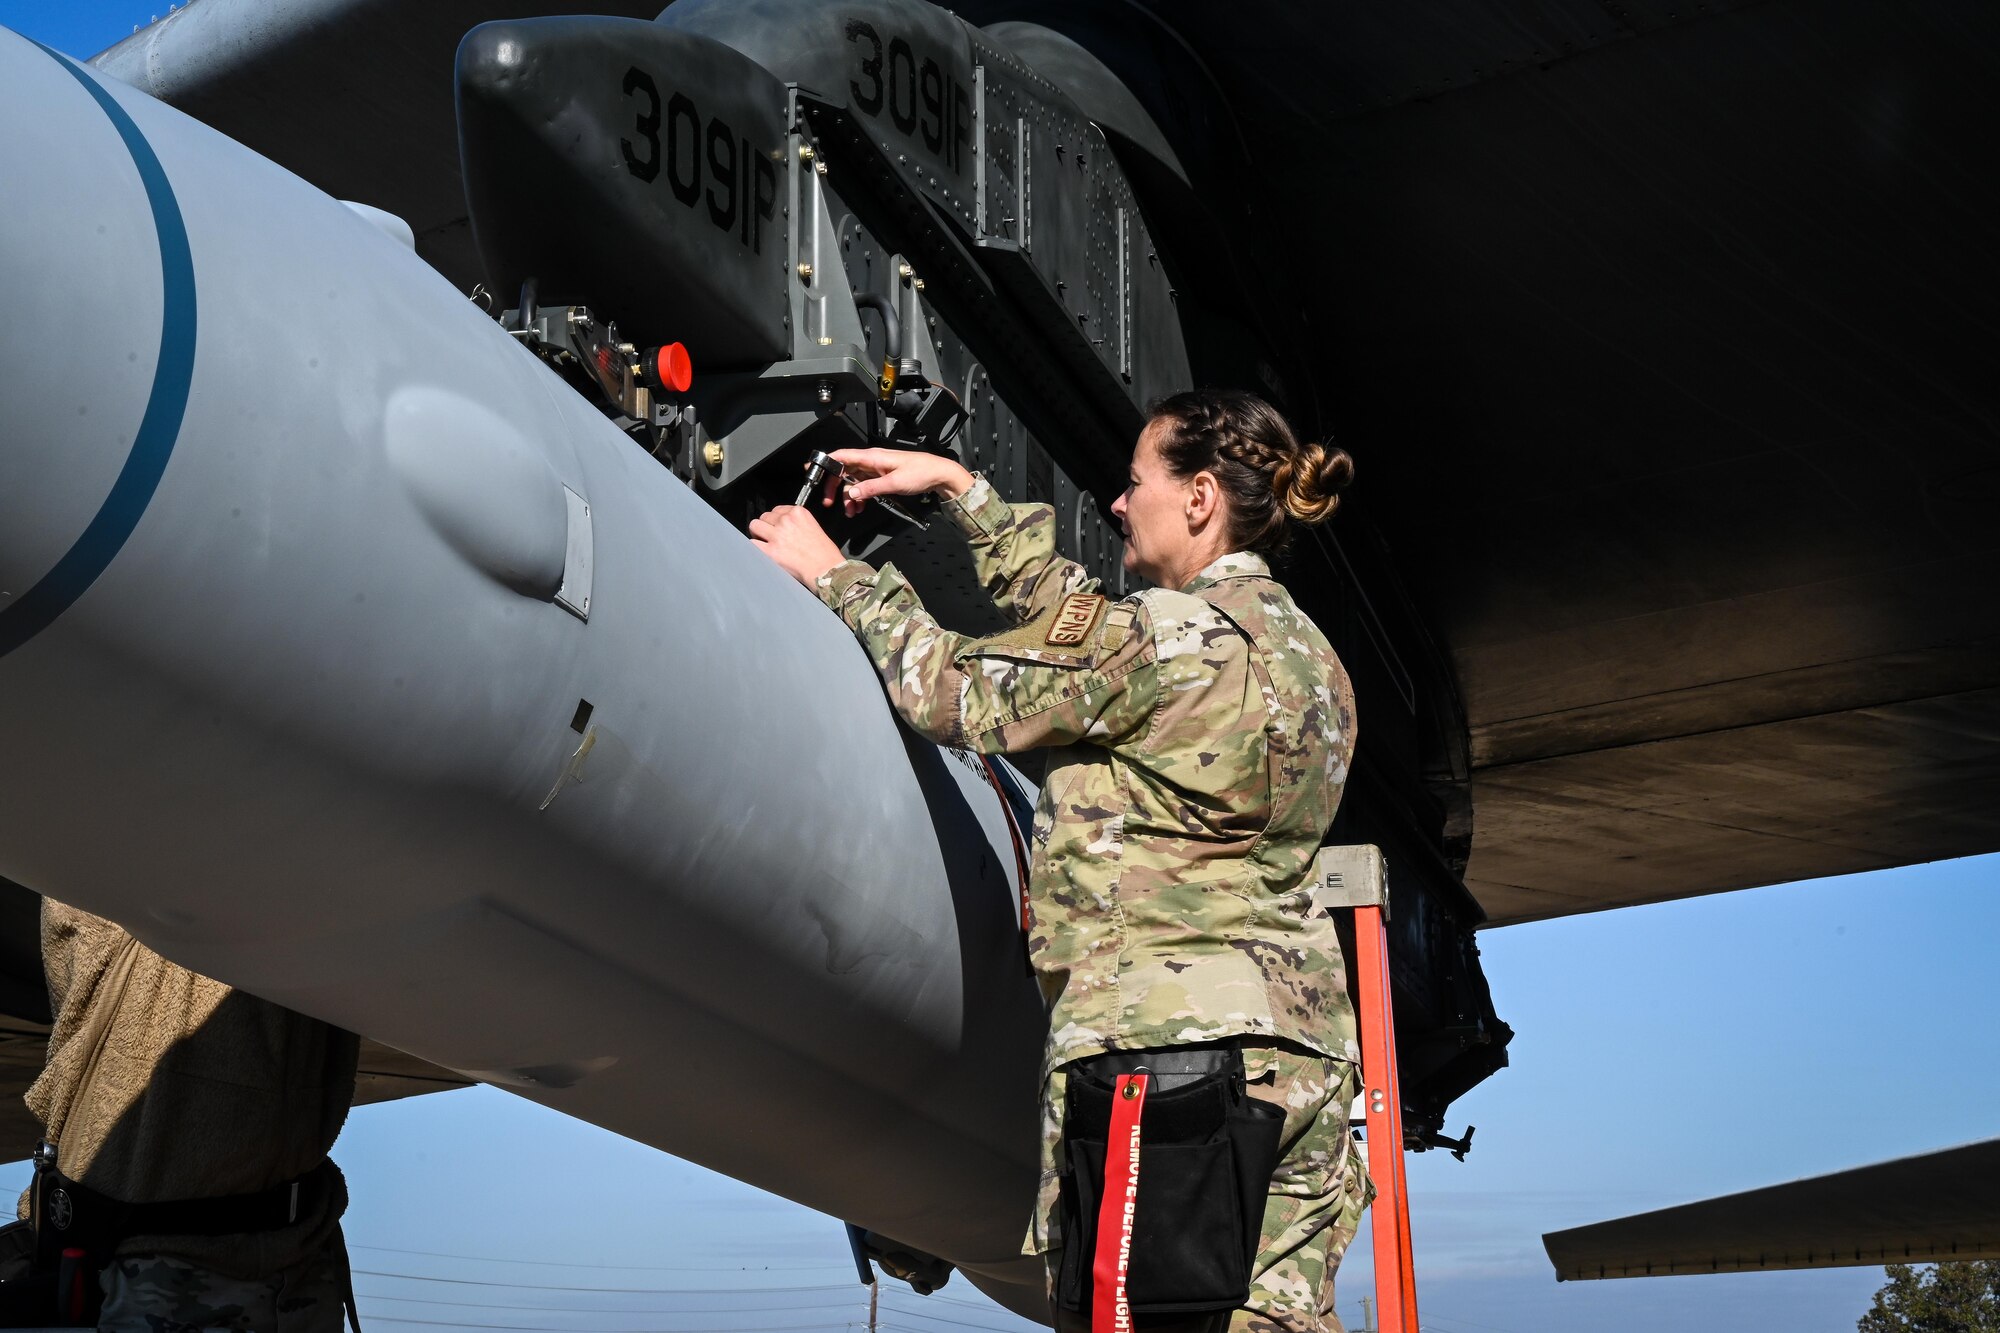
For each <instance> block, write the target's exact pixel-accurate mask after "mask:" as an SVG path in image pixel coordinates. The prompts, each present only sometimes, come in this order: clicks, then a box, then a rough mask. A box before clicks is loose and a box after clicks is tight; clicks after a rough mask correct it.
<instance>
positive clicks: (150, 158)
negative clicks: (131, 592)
mask: <svg viewBox="0 0 2000 1333" xmlns="http://www.w3.org/2000/svg"><path fill="white" fill-rule="evenodd" d="M36 45H38V46H39V45H40V43H36ZM42 50H43V51H44V52H46V53H47V54H48V56H49V58H50V59H51V60H54V61H55V62H56V63H57V64H58V65H60V66H62V67H63V68H64V69H65V70H68V71H69V73H70V74H71V76H73V77H74V78H75V79H76V81H77V82H78V83H80V84H82V85H83V87H84V90H85V91H86V92H88V93H89V94H90V95H91V96H92V97H93V98H95V99H96V100H97V105H98V106H100V107H102V108H103V109H104V114H105V115H106V116H108V117H110V119H111V124H112V125H113V127H115V128H116V129H117V131H118V137H119V138H121V139H123V140H124V141H125V149H126V151H127V152H129V153H131V155H132V165H133V166H135V167H137V168H138V169H139V179H140V180H141V181H142V182H144V184H145V187H146V202H147V203H148V204H150V205H152V209H153V230H154V231H155V232H156V233H157V234H158V236H159V242H160V274H161V278H162V281H163V284H164V287H165V293H164V295H165V300H164V302H163V306H164V309H163V312H162V318H161V321H160V357H159V361H158V363H157V364H156V365H155V366H154V368H153V389H152V393H151V394H149V395H148V396H147V399H146V414H145V416H144V417H142V418H141V419H140V421H139V432H138V434H137V435H135V436H134V437H133V439H132V451H131V452H130V453H129V454H127V455H126V456H125V466H124V467H123V468H121V469H119V472H118V480H117V481H115V482H113V483H112V485H111V493H110V494H109V495H107V496H105V497H104V503H103V505H101V506H100V507H99V508H98V511H97V515H96V517H94V518H92V519H91V520H90V525H89V526H88V527H86V528H85V529H84V530H83V535H82V536H80V537H78V538H77V539H76V544H75V545H74V546H71V547H70V548H69V550H68V551H66V552H64V554H63V557H62V559H60V560H58V561H56V563H55V568H53V569H51V570H50V571H49V572H48V573H47V574H45V575H43V576H42V579H41V581H40V582H39V583H37V584H35V586H34V587H32V588H30V589H28V591H26V592H24V593H22V594H21V595H20V596H19V597H17V598H15V599H14V600H13V601H12V602H10V603H8V604H7V606H6V607H5V609H0V657H5V656H6V655H7V654H8V653H11V652H13V651H14V650H15V649H16V648H19V647H20V646H21V645H22V644H24V643H26V642H27V641H28V640H30V639H32V638H34V637H35V636H36V635H37V634H39V633H41V632H42V631H43V630H45V629H47V628H48V627H49V626H50V625H51V624H53V623H54V622H55V620H56V617H58V616H60V615H61V614H62V613H63V612H65V611H67V610H69V608H70V607H71V606H73V605H74V604H75V603H76V599H77V598H79V597H81V596H83V594H84V593H85V592H87V591H89V589H90V585H91V584H93V583H95V582H97V576H98V575H100V574H102V573H103V572H104V571H105V568H106V567H107V566H109V565H110V563H111V561H112V560H113V559H114V558H115V557H116V556H117V555H118V552H119V551H121V550H123V549H124V546H125V542H126V540H127V539H128V538H130V537H131V535H132V531H133V529H135V528H137V527H138V526H139V520H140V518H141V517H143V516H144V515H145V512H146V506H147V505H149V504H151V503H152V502H153V492H154V491H156V490H158V489H159V485H160V477H161V476H162V475H163V474H164V473H165V472H166V470H167V460H168V459H169V458H171V457H172V456H173V452H174V444H175V442H176V441H177V440H179V438H180V433H181V420H182V418H183V417H184V416H185V415H186V414H187V403H188V387H189V385H190V384H191V383H192V381H193V379H194V331H195V297H194V255H193V253H192V252H191V251H190V250H189V249H188V236H187V224H186V223H185V222H184V221H183V220H182V218H181V208H180V203H179V202H178V201H177V200H176V199H175V198H174V190H173V186H171V185H170V184H168V183H167V173H166V172H165V171H164V170H163V169H162V168H161V166H160V159H159V158H158V157H157V156H155V155H154V153H153V148H152V145H151V144H149V143H147V142H146V136H145V135H143V134H141V133H140V132H139V127H138V126H137V125H135V124H133V123H132V117H131V116H129V115H127V114H126V112H125V108H124V107H122V106H119V105H118V103H117V102H115V101H114V100H112V98H111V95H110V94H109V93H107V92H105V91H104V89H103V88H101V87H99V86H98V84H97V83H96V81H95V80H93V79H91V78H90V77H88V76H87V75H85V74H84V73H83V72H82V71H81V70H79V69H77V68H76V67H75V66H74V65H72V64H71V63H70V62H69V61H67V60H65V59H63V58H62V57H61V56H59V55H57V54H56V53H55V52H54V51H50V50H49V48H48V47H46V46H44V47H42Z"/></svg>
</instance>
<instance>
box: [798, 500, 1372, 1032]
mask: <svg viewBox="0 0 2000 1333" xmlns="http://www.w3.org/2000/svg"><path fill="white" fill-rule="evenodd" d="M942 512H943V514H944V515H945V516H946V517H948V518H949V519H950V520H951V521H952V522H954V523H956V524H957V525H958V526H959V527H960V528H961V529H962V530H963V531H964V533H965V535H966V537H967V539H968V541H969V542H970V545H971V549H972V556H973V562H974V565H975V567H976V569H977V571H978V573H979V576H980V578H981V580H982V581H983V582H984V584H985V587H986V589H987V591H988V592H989V593H990V594H991V595H992V597H993V599H994V601H995V603H996V604H997V605H998V606H999V608H1000V609H1001V611H1002V612H1003V613H1005V614H1007V615H1008V616H1010V617H1011V618H1012V619H1013V620H1014V621H1015V622H1016V624H1015V627H1014V628H1013V629H1011V630H1008V631H1007V632H1005V633H1002V634H999V635H996V636H994V637H991V638H986V639H971V638H967V637H965V636H962V635H958V634H954V633H951V632H949V631H947V630H945V629H943V628H941V627H940V626H939V625H938V623H937V622H936V621H935V620H933V619H932V618H931V616H930V615H929V614H928V613H927V612H926V611H925V610H924V607H923V604H922V602H920V601H919V600H918V598H917V596H916V594H915V592H914V591H913V590H912V589H911V587H910V585H909V584H908V583H907V582H906V581H905V580H904V578H903V576H902V575H901V574H900V573H899V572H898V571H897V570H896V568H895V566H894V565H884V566H883V567H882V568H881V569H880V570H879V571H877V570H875V569H872V568H870V567H869V566H868V565H866V564H863V563H861V562H859V561H848V562H846V563H844V564H841V565H838V566H836V567H835V568H833V569H832V570H829V571H828V572H827V573H826V574H824V575H822V576H821V578H820V579H819V581H818V585H817V591H818V593H819V595H820V598H821V599H822V600H823V601H825V602H826V604H827V605H828V606H830V607H832V608H833V609H834V610H835V611H837V612H839V613H840V615H841V617H842V618H843V619H844V620H845V621H846V622H847V624H848V625H849V627H850V628H852V629H853V630H854V632H855V634H856V636H857V637H858V638H859V639H860V640H861V642H862V644H863V646H864V647H865V648H866V649H867V651H868V655H869V656H870V658H872V659H873V661H874V663H875V666H876V668H877V670H878V671H880V673H881V675H882V679H883V682H884V683H885V685H886V686H887V688H888V692H889V698H890V701H891V702H892V703H893V705H894V706H895V709H896V711H897V712H898V713H899V714H901V715H902V717H903V719H904V720H905V721H906V722H908V723H909V725H910V726H911V727H913V728H915V729H916V730H917V731H918V732H920V733H922V734H923V735H924V736H926V737H928V738H929V739H931V740H932V741H935V742H936V743H938V744H940V745H950V746H959V747H965V748H970V749H973V750H977V751H980V752H983V753H988V754H991V753H999V752H1006V751H1018V750H1025V749H1030V748H1034V747H1043V746H1047V747H1055V748H1054V752H1053V753H1052V754H1051V755H1050V756H1049V764H1048V772H1047V776H1046V778H1045V780H1044V782H1043V784H1042V792H1041V801H1040V804H1039V806H1038V808H1037V810H1036V814H1035V823H1034V831H1033V841H1034V847H1033V863H1032V866H1031V869H1030V874H1029V900H1030V907H1031V912H1032V924H1031V927H1030V934H1029V948H1030V953H1031V957H1032V959H1033V962H1034V966H1035V969H1036V972H1037V975H1038V977H1039V979H1040V982H1041V986H1042V993H1043V996H1044V998H1045V999H1046V1000H1047V1002H1048V1003H1049V1005H1050V1008H1051V1014H1050V1034H1049V1046H1048V1053H1047V1065H1048V1067H1049V1068H1054V1067H1055V1066H1057V1065H1060V1064H1063V1063H1066V1062H1068V1061H1071V1060H1076V1059H1080V1058H1082V1057H1084V1056H1088V1055H1095V1054H1098V1053H1100V1052H1102V1051H1105V1050H1107V1049H1125V1050H1134V1049H1143V1048H1147V1047H1156V1046H1173V1045H1181V1044H1185V1043H1189V1042H1199V1041H1211V1040H1215V1039H1217V1038H1221V1037H1228V1036H1238V1035H1262V1036H1269V1037H1277V1038H1281V1039H1284V1040H1287V1041H1293V1042H1297V1043H1299V1044H1300V1045H1303V1046H1306V1047H1310V1048H1311V1049H1313V1050H1316V1051H1320V1052H1323V1053H1324V1054H1327V1055H1332V1056H1336V1057H1339V1058H1343V1059H1347V1060H1356V1061H1358V1058H1359V1056H1358V1051H1357V1049H1356V1046H1355V1030H1354V1012H1353V1009H1352V1007H1351V1005H1350V1004H1349V1002H1348V998H1347V978H1346V969H1345V966H1344V964H1343V961H1342V958H1341V953H1340V945H1339V943H1338V940H1337V939H1336V937H1335V934H1334V926H1333V922H1332V920H1331V919H1329V918H1328V917H1327V915H1326V914H1325V913H1324V912H1323V911H1320V910H1318V909H1316V908H1315V907H1314V906H1313V902H1312V894H1311V889H1312V884H1311V869H1312V860H1313V854H1314V852H1315V851H1316V850H1317V849H1318V847H1319V844H1320V839H1321V837H1322V836H1323V835H1324V834H1325V832H1326V829H1327V826H1328V824H1329V823H1330V822H1331V821H1332V819H1333V813H1334V809H1335V807H1336V806H1337V805H1338V804H1339V803H1340V793H1341V788H1342V785H1343V784H1344V783H1345V781H1346V779H1347V767H1348V761H1349V759H1350V758H1351V757H1352V755H1353V752H1354V704H1353V695H1352V691H1351V690H1350V688H1349V685H1348V680H1347V673H1346V671H1344V670H1343V669H1342V667H1341V665H1340V661H1339V659H1338V658H1337V657H1336V656H1335V655H1334V652H1333V648H1332V646H1331V645H1330V644H1328V642H1327V640H1326V637H1325V636H1324V635H1323V634H1321V633H1320V631H1319V628H1318V627H1317V626H1315V625H1314V624H1313V623H1312V621H1311V620H1309V619H1308V618H1307V617H1306V615H1305V614H1304V613H1303V612H1302V611H1300V610H1299V609H1298V607H1297V606H1296V605H1294V603H1293V602H1292V599H1291V596H1290V594H1288V593H1287V592H1286V591H1285V589H1284V588H1283V587H1282V586H1281V585H1279V584H1278V583H1277V582H1275V581H1274V580H1273V579H1272V578H1271V575H1270V569H1269V567H1268V566H1267V565H1266V564H1265V563H1264V561H1263V560H1262V559H1261V558H1260V557H1258V556H1255V555H1250V554H1244V553H1236V554H1231V555H1225V556H1223V557H1222V558H1221V559H1219V560H1217V561H1216V562H1215V563H1214V564H1212V565H1210V566H1209V567H1208V568H1207V569H1205V570H1203V571H1202V572H1201V574H1200V575H1199V576H1198V577H1196V578H1195V580H1194V581H1193V582H1192V583H1190V584H1189V585H1188V586H1187V587H1186V588H1185V589H1182V590H1181V591H1178V592H1175V591H1170V590H1167V589H1152V590H1148V591H1145V592H1141V593H1137V594H1134V595H1133V596H1131V597H1128V598H1126V599H1125V600H1123V601H1121V602H1116V603H1112V602H1108V601H1107V600H1106V599H1105V598H1103V597H1101V596H1098V595H1097V594H1096V593H1095V591H1094V589H1095V586H1096V585H1095V582H1094V581H1093V580H1090V579H1088V578H1087V576H1086V575H1085V573H1084V571H1083V568H1082V567H1081V566H1079V565H1077V564H1075V563H1074V562H1072V561H1069V560H1065V559H1063V558H1061V557H1059V556H1058V555H1057V554H1056V551H1055V538H1054V530H1055V516H1054V512H1053V511H1052V510H1051V509H1050V508H1049V507H1048V506H1046V505H1022V506H1020V507H1018V508H1016V507H1012V506H1009V505H1008V504H1007V503H1006V502H1005V501H1003V500H1001V499H1000V498H999V496H998V495H997V494H995V493H994V491H993V489H992V488H991V487H990V486H989V485H987V483H986V482H985V480H984V479H980V480H978V481H976V482H975V483H974V485H973V488H972V489H971V490H970V491H968V492H967V493H966V494H965V495H964V496H963V497H961V498H960V499H959V500H957V501H955V502H952V503H949V504H946V505H945V506H944V507H943V510H942Z"/></svg>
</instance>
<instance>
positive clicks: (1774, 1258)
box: [1542, 1139, 2000, 1282]
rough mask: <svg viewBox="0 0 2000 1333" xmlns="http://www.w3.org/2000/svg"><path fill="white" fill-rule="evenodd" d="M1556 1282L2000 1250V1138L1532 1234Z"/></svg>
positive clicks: (1941, 1257) (1991, 1255)
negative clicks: (1545, 1251) (1545, 1252)
mask: <svg viewBox="0 0 2000 1333" xmlns="http://www.w3.org/2000/svg"><path fill="white" fill-rule="evenodd" d="M1542 1243H1543V1245H1544V1246H1545V1247H1546V1248H1547V1249H1548V1254H1549V1261H1550V1262H1551V1263H1553V1264H1554V1265H1555V1269H1556V1278H1557V1280H1558V1281H1563V1282H1570V1281H1579V1280H1584V1279H1593V1278H1611V1277H1664V1276H1669V1275H1674V1274H1690V1273H1743V1272H1753V1271H1759V1270H1764V1269H1779V1268H1841V1267H1852V1266H1856V1265H1862V1264H1896V1263H1939V1262H1944V1261H1948V1260H1954V1259H2000V1139H1989V1140H1987V1141H1985V1142H1983V1143H1970V1144H1966V1145H1964V1146H1962V1147H1957V1148H1946V1149H1943V1150H1941V1151H1938V1152H1932V1153H1923V1154H1920V1155H1918V1156H1915V1157H1903V1158H1898V1159H1897V1160H1895V1161H1892V1162H1879V1163H1876V1164H1875V1165H1872V1166H1863V1167H1856V1168H1855V1169H1853V1170H1851V1171H1838V1172H1835V1173H1834V1174H1832V1175H1826V1176H1814V1177H1811V1178H1809V1179H1806V1180H1795V1181H1792V1182H1790V1183H1789V1184H1784V1185H1772V1186H1768V1187H1766V1188H1764V1189H1755V1190H1749V1191H1746V1192H1744V1193H1742V1194H1731V1195H1727V1196H1725V1197H1723V1198H1719V1199H1705V1200H1703V1201H1701V1202H1699V1203H1689V1204H1683V1205H1681V1206H1680V1207H1677V1208H1662V1209H1659V1210H1658V1211H1656V1212H1650V1213H1640V1214H1638V1215H1636V1216H1633V1217H1621V1218H1618V1219H1616V1220H1615V1221H1610V1222H1598V1223H1595V1224H1593V1225H1591V1226H1582V1227H1572V1228H1570V1229H1569V1230H1567V1231H1552V1232H1550V1233H1548V1234H1547V1235H1545V1236H1543V1237H1542Z"/></svg>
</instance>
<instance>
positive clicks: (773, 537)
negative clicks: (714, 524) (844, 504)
mask: <svg viewBox="0 0 2000 1333" xmlns="http://www.w3.org/2000/svg"><path fill="white" fill-rule="evenodd" d="M750 540H751V541H752V542H753V543H754V544H755V545H756V547H757V549H758V550H760V551H762V552H763V553H764V554H765V555H768V556H770V557H771V559H773V560H775V561H777V562H778V567H779V568H780V569H782V570H784V571H785V572H786V573H787V574H790V575H791V576H792V577H793V578H795V579H797V580H798V581H799V582H800V583H802V584H804V585H805V586H806V587H808V588H810V587H812V586H813V583H814V582H815V581H816V580H817V579H818V578H819V576H820V575H822V574H824V573H826V571H827V570H829V569H832V568H833V567H834V566H835V565H837V564H839V563H840V562H841V561H843V560H845V559H846V558H847V557H846V556H844V555H842V554H841V553H840V548H839V547H838V546H835V545H834V544H833V539H832V538H831V537H828V536H827V535H826V533H825V531H824V530H823V529H821V527H820V525H819V521H818V520H817V519H815V518H814V517H813V516H812V514H811V513H810V512H809V511H808V510H805V509H803V508H801V507H799V506H798V505H779V506H778V507H777V508H776V509H773V510H770V511H769V512H768V513H766V514H765V515H764V516H763V517H762V518H753V519H751V520H750Z"/></svg>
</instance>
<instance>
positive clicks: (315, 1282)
mask: <svg viewBox="0 0 2000 1333" xmlns="http://www.w3.org/2000/svg"><path fill="white" fill-rule="evenodd" d="M347 1290H348V1276H347V1239H346V1237H345V1236H343V1235H342V1234H341V1233H340V1232H339V1231H338V1230H336V1231H335V1232H334V1233H333V1235H332V1236H331V1237H329V1238H328V1240H327V1243H326V1244H325V1245H323V1246H321V1247H320V1249H319V1251H318V1253H316V1254H312V1255H308V1256H307V1257H306V1258H305V1259H303V1260H301V1261H300V1262H298V1263H296V1264H294V1265H293V1266H292V1267H290V1268H287V1269H285V1270H284V1271H283V1272H281V1273H279V1274H278V1277H277V1283H276V1292H275V1296H274V1300H273V1305H274V1307H275V1310H276V1313H277V1325H276V1326H275V1327H274V1328H273V1329H272V1330H271V1331H270V1333H340V1330H341V1327H342V1321H343V1320H344V1319H345V1318H346V1315H347ZM259 1333H263V1330H261V1329H260V1330H259Z"/></svg>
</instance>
